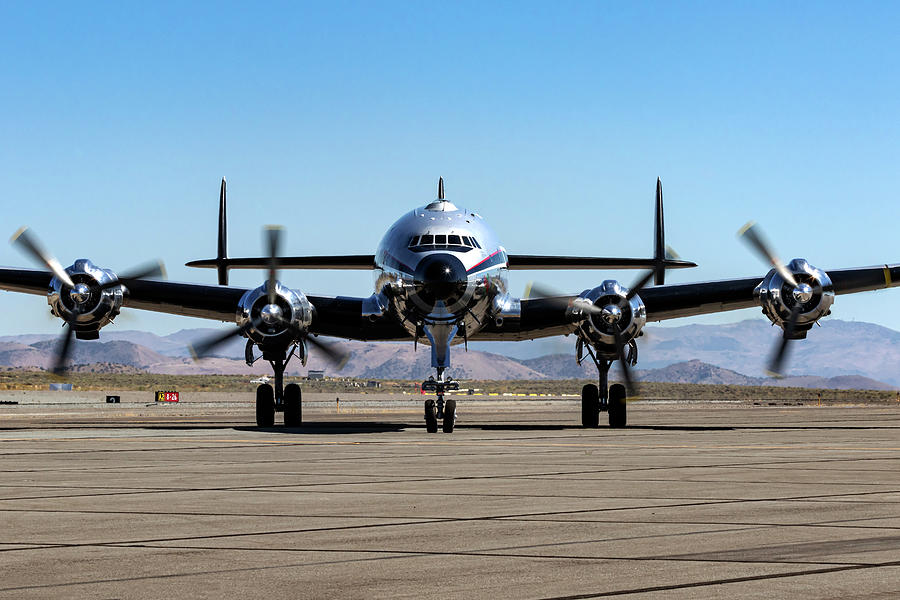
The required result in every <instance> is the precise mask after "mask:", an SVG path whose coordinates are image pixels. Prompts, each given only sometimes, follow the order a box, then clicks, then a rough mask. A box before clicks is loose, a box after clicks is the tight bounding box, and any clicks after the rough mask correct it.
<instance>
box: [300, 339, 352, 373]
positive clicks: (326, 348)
mask: <svg viewBox="0 0 900 600" xmlns="http://www.w3.org/2000/svg"><path fill="white" fill-rule="evenodd" d="M306 341H307V342H309V343H310V344H312V345H313V346H315V347H316V349H317V350H319V351H320V352H321V353H322V354H324V355H325V359H326V360H327V361H328V362H329V364H331V365H332V366H334V367H335V370H337V371H340V370H341V369H343V368H344V365H346V364H347V360H348V359H349V358H350V353H349V352H347V351H346V350H344V349H343V348H341V347H340V346H338V344H329V343H328V342H323V341H321V340H318V339H316V338H315V337H314V336H311V335H310V336H306Z"/></svg>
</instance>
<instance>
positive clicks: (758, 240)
mask: <svg viewBox="0 0 900 600" xmlns="http://www.w3.org/2000/svg"><path fill="white" fill-rule="evenodd" d="M738 237H739V238H741V239H742V240H744V241H745V242H746V243H747V244H748V245H749V246H750V247H751V248H752V249H753V250H755V251H756V253H757V254H758V255H759V256H760V257H761V258H762V259H763V260H765V261H766V262H768V263H769V264H770V265H771V266H772V267H773V268H774V269H775V271H776V272H777V273H778V274H779V275H780V276H781V278H782V279H783V280H784V282H785V283H787V284H788V285H790V286H791V288H792V289H791V297H792V299H793V300H794V305H793V306H792V307H791V314H790V316H789V317H788V320H787V324H786V326H785V328H784V333H783V335H782V337H781V341H780V342H779V343H778V346H777V347H776V349H775V352H774V353H773V354H772V358H771V360H770V361H769V367H768V368H767V369H766V373H768V374H769V375H770V376H772V377H776V378H781V377H784V373H783V371H782V367H783V365H784V360H785V357H786V356H787V347H788V341H790V340H792V339H794V331H795V329H796V328H797V319H798V318H799V317H800V313H801V312H802V311H803V305H804V304H805V303H807V302H809V301H810V299H811V298H812V296H813V289H812V287H810V285H809V284H807V283H800V282H798V281H797V278H796V277H794V274H793V273H792V272H791V271H790V270H789V269H788V268H787V267H786V266H785V264H784V263H783V262H782V261H781V259H780V258H778V256H776V255H775V252H774V251H773V250H772V245H771V244H770V243H769V242H768V240H766V238H765V237H763V234H762V232H761V231H760V229H759V226H758V225H757V224H756V223H754V222H753V221H751V222H749V223H747V224H746V225H744V226H743V227H742V228H741V229H740V231H738Z"/></svg>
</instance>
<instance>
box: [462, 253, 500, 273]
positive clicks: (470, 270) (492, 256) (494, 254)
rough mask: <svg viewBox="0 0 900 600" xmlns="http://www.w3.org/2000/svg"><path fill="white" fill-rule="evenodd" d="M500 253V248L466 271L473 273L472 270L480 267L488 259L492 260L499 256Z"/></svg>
mask: <svg viewBox="0 0 900 600" xmlns="http://www.w3.org/2000/svg"><path fill="white" fill-rule="evenodd" d="M498 254H500V251H499V250H497V251H496V252H494V253H493V254H491V255H490V256H488V257H487V258H485V259H484V260H483V261H481V262H480V263H478V264H477V265H475V266H474V267H472V268H471V269H469V270H468V271H466V273H471V272H472V271H474V270H475V269H477V268H478V267H480V266H481V265H483V264H484V263H486V262H487V261H489V260H491V259H492V258H494V257H495V256H497V255H498Z"/></svg>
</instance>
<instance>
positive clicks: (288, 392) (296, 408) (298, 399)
mask: <svg viewBox="0 0 900 600" xmlns="http://www.w3.org/2000/svg"><path fill="white" fill-rule="evenodd" d="M293 353H294V352H293V350H291V353H290V354H288V355H287V356H285V352H281V353H280V356H278V353H276V356H274V357H272V356H268V355H267V353H266V352H265V351H264V352H263V358H266V359H267V360H268V361H269V363H270V364H271V365H272V370H273V371H274V372H275V385H274V386H272V385H270V384H268V383H263V384H260V385H259V386H258V387H257V388H256V425H257V426H258V427H274V426H275V413H276V412H281V413H284V426H285V427H300V425H302V424H303V397H302V393H301V391H300V386H299V385H297V384H296V383H289V384H288V385H284V368H285V367H286V366H287V363H288V361H289V360H290V359H291V356H293ZM248 364H252V362H250V361H248Z"/></svg>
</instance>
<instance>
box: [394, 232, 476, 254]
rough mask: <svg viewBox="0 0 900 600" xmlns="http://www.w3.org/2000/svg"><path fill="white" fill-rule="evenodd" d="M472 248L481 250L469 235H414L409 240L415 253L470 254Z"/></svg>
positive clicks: (410, 247) (410, 246)
mask: <svg viewBox="0 0 900 600" xmlns="http://www.w3.org/2000/svg"><path fill="white" fill-rule="evenodd" d="M472 248H480V246H479V245H478V242H476V241H475V238H473V237H469V236H467V235H458V234H446V233H435V234H432V233H426V234H424V235H414V236H412V237H411V238H410V240H409V249H410V250H412V251H413V252H428V251H433V250H452V251H453V252H468V251H469V250H470V249H472Z"/></svg>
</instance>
